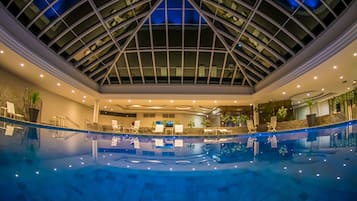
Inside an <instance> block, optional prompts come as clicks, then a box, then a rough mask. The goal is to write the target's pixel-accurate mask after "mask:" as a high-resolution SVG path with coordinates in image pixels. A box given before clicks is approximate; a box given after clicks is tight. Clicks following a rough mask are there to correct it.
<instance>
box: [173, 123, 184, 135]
mask: <svg viewBox="0 0 357 201" xmlns="http://www.w3.org/2000/svg"><path fill="white" fill-rule="evenodd" d="M174 128H175V134H176V133H181V134H182V133H183V125H182V124H177V125H175V127H174Z"/></svg>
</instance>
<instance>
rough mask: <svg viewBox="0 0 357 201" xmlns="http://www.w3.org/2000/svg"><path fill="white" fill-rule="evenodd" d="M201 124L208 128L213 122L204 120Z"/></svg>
mask: <svg viewBox="0 0 357 201" xmlns="http://www.w3.org/2000/svg"><path fill="white" fill-rule="evenodd" d="M201 124H202V125H203V126H204V127H207V126H209V125H210V124H211V121H210V120H209V119H207V118H206V119H204V120H203V121H202V122H201Z"/></svg>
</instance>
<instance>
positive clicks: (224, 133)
mask: <svg viewBox="0 0 357 201" xmlns="http://www.w3.org/2000/svg"><path fill="white" fill-rule="evenodd" d="M218 131H219V133H220V134H223V135H226V134H231V133H232V130H228V129H226V128H219V129H218Z"/></svg>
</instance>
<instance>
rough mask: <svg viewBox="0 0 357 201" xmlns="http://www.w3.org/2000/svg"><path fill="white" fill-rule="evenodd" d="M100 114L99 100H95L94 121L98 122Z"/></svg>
mask: <svg viewBox="0 0 357 201" xmlns="http://www.w3.org/2000/svg"><path fill="white" fill-rule="evenodd" d="M98 116H99V100H98V99H97V100H95V101H94V109H93V123H98Z"/></svg>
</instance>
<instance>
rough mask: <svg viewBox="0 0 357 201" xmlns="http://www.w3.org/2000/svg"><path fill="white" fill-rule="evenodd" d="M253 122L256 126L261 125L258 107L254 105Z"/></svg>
mask: <svg viewBox="0 0 357 201" xmlns="http://www.w3.org/2000/svg"><path fill="white" fill-rule="evenodd" d="M253 121H254V125H259V111H257V105H255V104H253Z"/></svg>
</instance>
